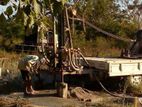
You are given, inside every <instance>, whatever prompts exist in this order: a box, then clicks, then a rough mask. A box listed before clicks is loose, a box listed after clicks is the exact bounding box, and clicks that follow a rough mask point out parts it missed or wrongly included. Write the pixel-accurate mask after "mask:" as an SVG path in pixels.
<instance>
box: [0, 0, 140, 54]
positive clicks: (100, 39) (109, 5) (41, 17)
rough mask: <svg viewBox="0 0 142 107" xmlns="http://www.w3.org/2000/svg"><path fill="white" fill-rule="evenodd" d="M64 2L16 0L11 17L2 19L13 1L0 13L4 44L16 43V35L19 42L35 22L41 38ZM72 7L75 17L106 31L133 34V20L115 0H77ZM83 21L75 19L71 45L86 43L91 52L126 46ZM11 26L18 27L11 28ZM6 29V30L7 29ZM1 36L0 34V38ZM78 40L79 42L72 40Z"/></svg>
mask: <svg viewBox="0 0 142 107" xmlns="http://www.w3.org/2000/svg"><path fill="white" fill-rule="evenodd" d="M66 2H68V0H20V4H19V6H18V12H17V14H16V15H15V16H13V18H12V17H8V18H9V19H10V20H5V18H4V15H5V14H7V16H10V15H11V14H12V9H13V8H12V7H14V8H15V9H16V7H15V5H13V6H12V7H9V8H7V10H6V12H5V14H1V17H0V18H1V20H2V21H1V22H0V25H1V26H3V27H1V28H0V33H1V35H2V36H3V38H4V40H5V38H6V39H7V38H10V40H8V41H6V42H5V44H6V45H10V44H11V43H13V44H17V43H16V41H17V39H18V41H19V42H18V43H20V42H21V40H20V39H19V38H21V39H22V38H24V36H25V35H27V36H28V35H30V34H32V33H33V32H34V31H33V28H34V26H38V29H37V31H38V32H37V35H38V37H39V40H41V39H42V37H43V35H44V34H45V33H46V32H47V31H48V30H49V29H53V17H57V16H58V14H59V13H60V12H61V10H62V9H63V8H64V4H65V3H66ZM121 4H122V3H121ZM73 8H75V9H76V10H77V17H78V16H79V17H82V18H83V19H84V20H87V21H89V22H91V23H92V24H94V25H96V26H98V27H100V28H101V29H103V30H105V31H107V32H110V33H113V34H115V35H119V36H121V37H124V38H134V33H135V32H136V30H137V23H136V21H134V20H131V21H130V20H129V19H130V17H128V16H129V13H128V12H127V11H126V10H122V9H120V5H119V4H118V0H80V1H79V2H77V3H76V4H75V5H74V6H73ZM9 14H10V15H9ZM70 24H71V23H70ZM84 25H85V24H84V23H82V22H76V21H75V28H76V30H75V34H74V36H73V40H74V41H75V42H74V45H75V47H81V48H82V47H84V48H85V47H89V48H90V51H91V49H93V50H94V54H95V51H99V50H105V51H106V49H108V50H109V49H112V50H113V49H118V51H119V50H120V48H124V46H127V44H126V43H124V42H122V41H118V40H114V39H111V38H109V37H107V35H104V34H102V33H100V32H98V31H96V30H94V29H92V28H90V27H89V26H86V25H85V26H84ZM7 26H8V27H7ZM15 27H16V28H19V29H15ZM83 29H84V32H83ZM8 30H9V32H7V31H8ZM13 30H14V32H13ZM75 36H76V37H75ZM3 38H0V41H1V40H2V39H3ZM82 38H83V39H82ZM13 39H14V40H13ZM78 40H79V42H76V41H78ZM11 41H12V42H11ZM1 44H2V43H1ZM99 48H100V49H99ZM82 49H83V48H82ZM118 53H119V52H118Z"/></svg>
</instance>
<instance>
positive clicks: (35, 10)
mask: <svg viewBox="0 0 142 107" xmlns="http://www.w3.org/2000/svg"><path fill="white" fill-rule="evenodd" d="M33 7H34V12H35V15H36V17H38V15H40V13H41V8H40V5H39V4H38V3H37V0H33Z"/></svg>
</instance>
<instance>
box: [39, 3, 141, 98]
mask: <svg viewBox="0 0 142 107" xmlns="http://www.w3.org/2000/svg"><path fill="white" fill-rule="evenodd" d="M68 11H69V8H68V5H67V4H65V6H64V8H63V9H62V10H61V11H60V13H59V14H58V15H57V16H56V17H54V29H53V31H52V32H49V33H48V35H47V43H42V45H41V49H40V50H41V51H42V52H43V54H44V56H45V57H46V58H48V59H49V60H50V64H49V71H50V72H53V74H54V77H56V76H57V75H59V77H60V79H59V81H58V82H60V83H64V75H66V74H70V75H75V74H79V75H84V74H85V75H89V77H90V79H91V80H95V79H97V80H101V79H105V78H109V77H123V78H127V77H129V80H130V83H131V85H132V86H138V85H140V84H141V81H142V76H141V75H142V59H141V58H142V51H141V50H142V30H139V31H138V32H137V35H136V37H137V38H136V41H133V44H132V46H131V47H130V48H129V49H124V50H122V53H121V55H120V56H119V57H115V58H112V57H110V58H99V57H84V56H83V54H82V53H81V52H80V49H74V48H73V43H72V36H71V27H70V20H71V18H70V17H69V13H68ZM74 13H75V12H74ZM72 14H73V13H72ZM79 21H81V19H80V20H79ZM87 24H88V25H89V23H88V22H87ZM91 27H92V25H91ZM94 28H95V29H96V30H99V31H100V32H102V33H104V34H109V33H106V32H104V31H102V30H100V29H98V28H96V27H94ZM111 36H113V35H111ZM55 81H56V80H55ZM62 85H63V84H62ZM61 87H62V86H61ZM65 87H66V89H67V86H65ZM60 89H61V88H60ZM60 89H59V90H60ZM63 90H64V89H63V87H62V92H61V91H60V92H59V93H62V94H63V93H64V91H63ZM60 96H62V97H63V95H60Z"/></svg>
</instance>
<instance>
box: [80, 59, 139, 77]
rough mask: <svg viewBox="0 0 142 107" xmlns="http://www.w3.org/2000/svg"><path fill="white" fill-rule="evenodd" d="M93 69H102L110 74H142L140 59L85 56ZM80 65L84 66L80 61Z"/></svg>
mask: <svg viewBox="0 0 142 107" xmlns="http://www.w3.org/2000/svg"><path fill="white" fill-rule="evenodd" d="M85 59H86V60H87V61H88V62H89V64H90V66H91V67H92V68H94V69H98V70H103V71H106V72H108V75H109V76H110V77H112V76H128V75H142V59H123V58H98V57H85ZM82 65H83V66H86V64H85V62H83V61H82Z"/></svg>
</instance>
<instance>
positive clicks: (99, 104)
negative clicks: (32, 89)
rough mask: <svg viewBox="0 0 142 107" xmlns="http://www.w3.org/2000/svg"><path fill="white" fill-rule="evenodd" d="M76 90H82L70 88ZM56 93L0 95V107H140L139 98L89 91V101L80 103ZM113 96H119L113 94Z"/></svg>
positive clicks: (71, 97) (50, 90)
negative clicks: (125, 97)
mask: <svg viewBox="0 0 142 107" xmlns="http://www.w3.org/2000/svg"><path fill="white" fill-rule="evenodd" d="M76 88H79V89H82V88H81V87H72V90H73V89H76ZM70 91H71V90H70ZM87 92H88V90H87ZM56 93H57V91H56V89H48V90H38V93H37V94H36V95H33V96H25V95H24V94H23V92H11V93H9V94H1V96H0V107H142V106H141V104H140V101H141V98H138V99H137V100H136V101H135V99H128V98H127V99H124V98H120V97H114V96H111V95H109V94H107V93H106V92H100V91H90V90H89V95H90V98H91V100H88V101H87V100H86V101H82V100H81V99H79V98H78V97H77V96H75V95H70V94H69V96H68V98H67V99H65V98H60V97H58V96H57V94H56ZM113 93H114V92H113ZM115 95H121V94H118V93H115ZM84 96H85V95H84ZM121 96H122V95H121ZM134 105H135V106H134Z"/></svg>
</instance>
